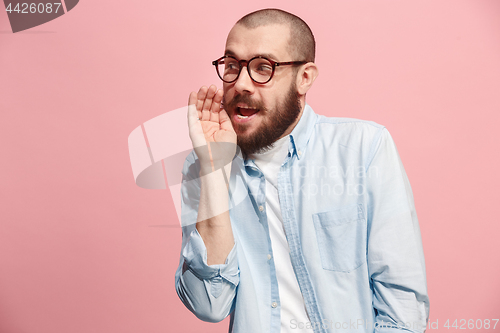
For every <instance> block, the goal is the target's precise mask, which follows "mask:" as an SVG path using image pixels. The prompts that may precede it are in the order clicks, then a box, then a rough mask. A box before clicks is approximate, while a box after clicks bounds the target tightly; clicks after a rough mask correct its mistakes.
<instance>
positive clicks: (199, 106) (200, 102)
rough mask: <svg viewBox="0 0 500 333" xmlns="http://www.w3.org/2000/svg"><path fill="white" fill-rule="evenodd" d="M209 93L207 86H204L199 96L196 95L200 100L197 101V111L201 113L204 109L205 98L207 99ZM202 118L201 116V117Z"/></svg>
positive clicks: (199, 91)
mask: <svg viewBox="0 0 500 333" xmlns="http://www.w3.org/2000/svg"><path fill="white" fill-rule="evenodd" d="M207 91H208V88H207V87H206V86H203V87H201V88H200V90H198V95H196V98H197V99H198V100H197V101H196V110H198V111H200V114H201V110H202V109H203V102H204V101H205V98H206V97H207ZM200 118H201V116H200Z"/></svg>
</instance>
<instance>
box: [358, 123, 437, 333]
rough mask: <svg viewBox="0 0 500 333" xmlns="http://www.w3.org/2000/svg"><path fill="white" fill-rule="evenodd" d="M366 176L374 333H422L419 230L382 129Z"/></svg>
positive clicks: (425, 309)
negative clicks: (374, 321) (374, 318)
mask: <svg viewBox="0 0 500 333" xmlns="http://www.w3.org/2000/svg"><path fill="white" fill-rule="evenodd" d="M366 174H367V183H366V184H367V194H368V253H367V258H368V270H369V274H370V278H371V284H372V288H373V307H374V310H375V314H376V323H375V327H376V328H375V332H378V333H390V332H401V331H404V332H424V331H425V328H426V325H427V321H428V318H429V298H428V295H427V282H426V273H425V261H424V253H423V248H422V240H421V235H420V228H419V225H418V219H417V214H416V212H415V206H414V202H413V194H412V190H411V187H410V183H409V181H408V177H407V176H406V173H405V170H404V168H403V165H402V163H401V159H400V157H399V154H398V152H397V149H396V146H395V144H394V141H393V139H392V137H391V135H390V134H389V132H388V131H387V130H386V129H385V128H382V129H381V130H380V132H379V135H378V137H377V138H376V139H375V140H374V143H373V146H372V149H371V160H370V159H369V163H368V167H367V170H366Z"/></svg>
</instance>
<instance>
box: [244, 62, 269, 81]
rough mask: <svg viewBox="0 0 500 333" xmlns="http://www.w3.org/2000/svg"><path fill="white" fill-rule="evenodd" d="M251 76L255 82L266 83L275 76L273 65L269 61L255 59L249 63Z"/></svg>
mask: <svg viewBox="0 0 500 333" xmlns="http://www.w3.org/2000/svg"><path fill="white" fill-rule="evenodd" d="M248 68H249V69H250V76H251V77H252V79H254V81H255V82H258V83H265V82H267V81H269V79H270V78H271V76H272V75H273V65H272V64H271V63H270V62H269V60H267V59H263V58H255V59H253V60H252V61H250V62H249V63H248Z"/></svg>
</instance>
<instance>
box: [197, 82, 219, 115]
mask: <svg viewBox="0 0 500 333" xmlns="http://www.w3.org/2000/svg"><path fill="white" fill-rule="evenodd" d="M216 91H217V87H216V86H215V85H213V84H212V85H211V86H210V88H208V91H207V94H206V96H205V101H204V102H203V108H202V110H201V114H202V116H201V120H210V110H211V108H212V99H213V98H214V96H215V93H216Z"/></svg>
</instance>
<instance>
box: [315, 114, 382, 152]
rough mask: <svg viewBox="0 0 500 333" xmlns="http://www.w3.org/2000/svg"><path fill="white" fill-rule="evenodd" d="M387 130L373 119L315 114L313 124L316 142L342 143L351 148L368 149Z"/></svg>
mask: <svg viewBox="0 0 500 333" xmlns="http://www.w3.org/2000/svg"><path fill="white" fill-rule="evenodd" d="M384 132H387V130H386V129H385V126H383V125H380V124H378V123H376V122H374V121H370V120H362V119H355V118H341V117H326V116H323V115H317V117H316V122H315V124H314V137H315V141H316V142H318V141H319V142H323V143H325V144H328V145H329V144H335V145H342V146H345V147H348V148H351V149H355V150H360V149H363V148H365V149H370V147H371V146H373V145H374V144H375V145H376V142H378V141H379V139H380V137H381V135H382V134H383V133H384Z"/></svg>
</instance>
